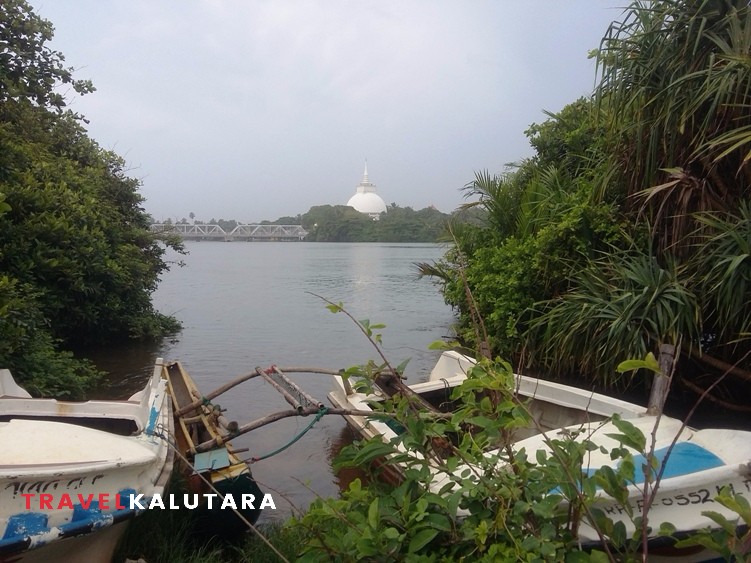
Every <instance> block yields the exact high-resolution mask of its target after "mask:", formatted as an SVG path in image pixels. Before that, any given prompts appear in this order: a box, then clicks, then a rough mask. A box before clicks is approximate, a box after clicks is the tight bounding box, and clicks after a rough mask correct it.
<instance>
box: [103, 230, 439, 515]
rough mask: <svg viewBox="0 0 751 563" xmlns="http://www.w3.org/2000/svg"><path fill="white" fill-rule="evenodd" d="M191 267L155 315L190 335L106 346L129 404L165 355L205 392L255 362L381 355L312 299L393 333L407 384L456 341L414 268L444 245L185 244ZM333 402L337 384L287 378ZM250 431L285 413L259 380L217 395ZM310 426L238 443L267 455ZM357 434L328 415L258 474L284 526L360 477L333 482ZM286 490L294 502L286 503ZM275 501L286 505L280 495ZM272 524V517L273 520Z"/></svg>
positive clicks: (347, 360) (281, 428)
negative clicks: (338, 457) (446, 341)
mask: <svg viewBox="0 0 751 563" xmlns="http://www.w3.org/2000/svg"><path fill="white" fill-rule="evenodd" d="M186 246H187V248H188V250H189V252H190V254H189V255H188V256H187V257H185V259H184V260H185V263H186V267H184V268H178V269H176V270H174V271H171V272H168V273H167V274H165V276H164V279H163V281H162V283H161V284H160V287H159V289H158V290H157V292H156V293H155V294H154V302H155V305H156V307H157V308H158V309H159V310H160V311H162V312H163V313H167V314H172V315H175V316H176V317H177V318H178V319H180V321H182V323H183V326H184V329H183V331H182V332H181V333H180V334H179V335H177V336H176V337H174V338H171V339H167V340H166V341H165V342H163V343H161V344H160V345H158V346H137V347H129V348H125V349H109V350H107V351H106V352H105V353H102V354H100V356H99V357H98V358H97V359H96V361H97V363H98V364H99V365H100V366H102V367H104V368H105V369H107V370H109V371H110V372H111V373H112V388H110V389H109V393H111V395H110V396H120V397H124V396H128V395H129V394H130V393H132V392H133V391H134V390H137V389H138V387H139V385H140V384H141V382H142V381H143V380H144V379H145V378H146V377H147V376H148V374H149V373H151V370H152V368H153V362H154V359H155V358H156V357H157V356H161V357H164V358H165V359H168V360H180V361H182V363H183V364H184V365H185V367H186V369H187V370H188V372H189V373H190V374H191V375H192V376H193V378H194V379H195V381H196V382H197V384H198V385H199V387H200V388H201V389H202V390H203V391H204V392H209V391H211V390H213V389H215V388H217V387H219V386H221V385H222V384H224V383H226V382H227V381H230V380H232V379H234V378H236V377H238V376H240V375H242V374H244V373H247V372H249V371H252V370H254V369H255V367H256V366H261V367H268V366H270V365H272V364H276V365H278V366H280V367H285V366H310V367H323V368H327V369H340V368H344V367H348V366H350V365H354V364H359V363H364V362H366V361H367V360H368V359H377V354H376V352H375V350H374V349H373V347H372V345H371V344H370V343H368V342H367V341H366V340H365V339H364V337H363V336H362V334H361V333H360V332H359V330H358V329H357V328H356V327H355V326H354V324H353V323H352V322H351V321H350V320H349V319H347V318H346V317H345V316H344V315H342V314H336V315H334V314H332V313H330V312H329V311H328V310H327V309H326V307H325V303H324V302H323V301H321V299H319V298H318V297H315V296H314V295H312V294H313V293H314V294H317V295H320V296H322V297H325V298H326V299H329V300H331V301H333V302H335V303H336V302H342V303H343V304H344V306H345V308H346V309H347V310H348V311H349V312H350V313H351V314H352V315H353V316H354V317H355V318H357V319H369V320H370V321H371V322H373V323H376V322H377V323H384V324H386V325H387V327H386V329H385V330H384V331H383V349H384V352H385V353H386V355H387V357H388V358H389V361H391V362H392V363H393V364H394V365H398V364H399V363H401V362H402V361H403V360H404V359H407V358H411V360H410V364H409V365H408V367H407V371H406V375H407V377H408V379H409V381H416V380H420V379H424V378H425V377H426V376H427V373H428V372H429V371H430V369H431V368H432V366H433V364H434V362H435V361H436V359H437V356H438V352H435V351H430V350H428V345H429V344H430V343H431V342H433V341H435V340H439V339H441V338H444V337H445V336H447V335H448V334H449V333H450V326H451V323H452V322H453V315H452V312H451V310H450V309H449V307H447V306H446V305H445V304H444V302H443V298H442V297H441V295H440V294H439V293H438V290H437V288H436V287H435V285H433V284H432V283H431V282H430V281H429V280H419V279H418V278H417V275H416V272H415V269H414V266H413V265H414V263H415V262H425V261H431V260H435V259H438V258H439V257H440V256H441V255H442V254H443V252H444V248H442V247H440V246H436V245H420V244H416V245H404V244H325V243H239V242H235V243H218V242H200V243H187V245H186ZM289 376H290V378H291V379H293V380H294V381H295V382H296V383H297V384H298V385H300V386H301V387H302V388H303V389H305V390H306V391H307V392H308V393H310V394H311V395H313V396H314V397H316V398H318V399H320V400H322V401H324V402H328V401H327V399H326V394H327V392H328V391H329V388H330V386H331V385H330V379H329V376H324V375H316V374H289ZM216 401H217V402H219V403H220V404H221V405H222V407H224V408H226V409H227V413H226V414H227V416H228V418H230V419H233V420H238V421H239V422H241V423H244V422H248V421H250V420H253V419H256V418H260V417H262V416H264V415H266V414H269V413H271V412H274V411H277V410H285V409H287V408H288V405H287V403H285V402H284V400H283V399H282V398H281V397H280V396H279V395H278V394H277V393H276V392H275V391H273V390H272V389H271V388H270V387H269V386H268V384H265V383H264V382H263V381H261V380H260V379H256V380H251V381H248V382H246V383H243V384H242V385H240V386H239V387H236V388H234V389H233V390H232V391H231V392H229V393H227V394H226V395H223V396H221V397H219V398H217V399H216ZM309 422H310V419H305V418H293V419H285V420H282V421H279V422H277V423H274V424H273V425H271V426H267V427H264V428H263V429H260V430H258V431H254V432H252V433H250V434H247V435H245V436H242V437H238V438H236V439H235V440H233V443H234V445H235V446H236V447H238V448H249V450H250V454H248V455H249V456H251V455H252V456H254V457H255V456H261V455H264V454H266V453H268V452H271V451H273V450H275V449H277V448H278V447H279V446H281V445H282V444H285V443H287V442H288V441H289V440H291V439H292V438H293V437H294V436H296V435H297V434H298V433H299V432H300V431H301V430H302V429H304V428H305V427H306V426H307V425H308V424H309ZM350 440H351V434H349V431H348V430H346V425H345V422H344V420H343V419H341V418H340V417H334V416H326V417H324V418H323V419H322V420H321V421H320V422H319V423H317V424H316V425H315V426H314V427H313V429H312V430H310V431H309V432H308V433H307V434H306V436H305V437H303V438H302V439H301V440H299V441H298V442H297V443H295V444H294V445H293V446H292V447H290V448H289V449H287V450H285V451H284V452H282V453H280V454H278V455H276V456H274V457H272V458H270V459H268V460H264V461H262V462H259V463H256V464H254V466H253V471H254V475H255V476H256V478H257V480H258V481H259V483H261V484H262V485H264V486H265V487H266V488H268V490H269V491H271V492H272V493H273V492H274V491H280V495H279V500H278V502H277V503H276V504H277V508H278V509H279V510H278V511H277V515H276V518H284V517H286V516H287V515H288V514H289V513H290V512H291V508H290V504H289V503H291V504H293V505H294V506H296V507H298V508H300V509H304V508H305V507H307V505H308V504H309V503H310V502H311V500H312V499H314V498H315V496H316V495H320V496H331V495H335V494H337V493H338V491H339V486H340V484H342V483H345V482H346V483H348V482H349V481H348V479H351V476H348V475H340V476H336V475H334V474H333V472H332V470H331V463H330V460H331V458H332V456H333V455H335V453H336V452H338V451H339V449H341V447H342V446H343V445H344V444H345V443H349V441H350ZM281 493H283V494H284V496H285V497H286V498H287V499H289V503H288V502H285V501H284V500H281V499H282V497H281ZM275 499H277V497H276V496H275ZM264 517H265V518H267V517H270V515H265V516H264Z"/></svg>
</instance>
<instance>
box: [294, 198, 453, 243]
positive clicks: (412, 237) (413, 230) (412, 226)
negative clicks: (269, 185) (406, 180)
mask: <svg viewBox="0 0 751 563" xmlns="http://www.w3.org/2000/svg"><path fill="white" fill-rule="evenodd" d="M299 220H301V221H302V225H303V227H304V228H305V229H306V230H307V231H308V232H309V233H310V234H309V235H308V237H307V239H306V240H308V241H314V242H316V241H317V242H436V241H438V240H439V239H440V237H441V236H442V235H443V234H444V229H445V223H446V221H447V220H448V215H446V214H444V213H441V212H440V211H438V210H436V209H433V208H425V209H421V210H420V211H414V210H413V209H412V208H410V207H399V206H398V205H396V204H395V203H392V204H391V205H390V206H389V207H388V210H387V212H386V213H382V214H381V215H380V217H379V219H377V220H373V219H372V218H371V217H369V216H368V215H366V214H364V213H360V212H359V211H357V210H356V209H354V208H352V207H348V206H346V205H334V206H332V205H318V206H315V207H311V208H310V210H309V211H308V212H307V213H305V214H304V215H302V217H301V218H300V219H299Z"/></svg>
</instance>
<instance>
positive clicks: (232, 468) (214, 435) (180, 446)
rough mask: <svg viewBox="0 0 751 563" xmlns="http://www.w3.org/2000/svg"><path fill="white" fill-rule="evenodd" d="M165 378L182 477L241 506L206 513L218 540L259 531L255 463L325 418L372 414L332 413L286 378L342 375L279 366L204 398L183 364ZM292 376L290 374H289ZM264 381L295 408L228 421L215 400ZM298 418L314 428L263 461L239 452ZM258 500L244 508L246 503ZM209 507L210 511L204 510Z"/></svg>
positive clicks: (197, 489) (205, 527)
mask: <svg viewBox="0 0 751 563" xmlns="http://www.w3.org/2000/svg"><path fill="white" fill-rule="evenodd" d="M160 369H161V373H162V377H163V378H164V379H165V380H166V382H167V389H168V392H169V395H170V397H171V402H172V409H173V412H174V429H175V430H174V442H175V444H174V445H175V448H176V450H177V453H178V462H179V466H180V468H181V472H182V473H183V475H184V476H185V481H186V486H187V489H188V491H189V492H190V493H193V495H198V496H199V497H202V498H203V497H205V496H206V495H210V494H212V493H213V494H216V495H218V497H219V500H218V502H219V503H221V502H222V500H221V499H222V498H224V497H227V496H230V497H232V498H233V500H234V501H235V502H234V504H235V505H236V509H233V510H212V511H211V513H210V514H209V513H208V510H206V511H205V512H204V516H205V517H204V518H203V520H202V526H201V527H202V531H204V532H207V533H209V534H216V535H222V536H227V535H233V534H235V533H237V532H240V531H245V530H247V529H248V528H253V526H254V525H255V523H256V521H257V520H258V518H259V516H260V514H261V511H262V507H263V499H264V498H265V495H264V493H263V492H262V491H261V488H260V487H259V486H258V484H257V483H256V481H255V479H254V478H253V473H252V470H251V464H252V463H255V462H258V461H261V460H263V459H266V458H268V457H271V456H272V455H275V454H277V453H279V452H281V451H283V450H285V449H286V448H287V447H289V446H291V445H292V444H294V443H295V442H296V441H297V440H298V439H300V438H301V437H302V436H303V435H304V434H305V433H306V432H307V431H308V430H310V429H311V428H312V427H313V425H314V424H315V423H316V422H318V421H319V420H320V419H321V418H322V417H323V416H324V415H326V414H333V415H345V414H346V415H349V414H360V415H367V414H368V413H367V412H358V411H352V410H351V409H339V408H329V407H326V406H325V405H324V403H323V402H321V401H318V400H316V399H315V398H313V397H312V396H310V395H308V394H307V393H306V392H305V391H303V390H302V389H301V388H300V387H299V386H298V385H297V384H296V383H294V382H293V381H291V380H290V379H289V378H288V377H287V375H286V373H294V372H304V373H323V374H328V375H334V374H338V373H339V372H338V371H332V370H326V369H318V368H297V367H292V368H285V369H284V370H282V369H281V368H279V367H277V366H271V367H270V368H268V369H262V368H260V367H257V368H255V370H254V371H252V372H250V373H248V374H246V375H243V376H240V377H238V378H236V379H234V380H233V381H230V382H229V383H227V384H225V385H223V386H221V387H220V388H218V389H216V390H214V391H212V392H210V393H207V394H205V395H204V394H201V393H200V391H199V390H198V387H197V386H196V384H195V382H194V381H193V379H192V378H191V376H190V375H189V374H188V372H187V371H186V370H185V368H184V367H183V366H182V364H181V363H180V362H179V361H174V362H163V363H161V364H160ZM285 372H286V373H285ZM257 377H260V378H262V379H263V380H265V381H266V382H267V383H269V384H270V385H271V386H272V387H273V388H274V389H275V390H276V391H278V392H279V393H280V394H281V395H282V397H283V398H284V399H285V401H287V403H289V405H290V406H291V407H292V408H291V409H289V410H284V411H278V412H275V413H272V414H270V415H266V416H264V417H261V418H259V419H256V420H254V421H251V422H249V423H247V424H244V425H242V426H241V425H239V424H238V423H237V422H235V421H231V420H229V419H227V418H226V417H225V415H224V412H223V410H221V409H220V408H219V407H218V406H217V405H216V404H214V403H212V400H213V399H215V398H216V397H218V396H220V395H221V394H223V393H226V392H227V391H229V390H230V389H232V388H234V387H235V386H237V385H239V384H241V383H243V382H245V381H248V380H250V379H253V378H257ZM292 416H312V417H313V418H312V420H311V422H310V424H309V425H308V426H307V427H306V428H305V429H304V430H303V431H302V432H300V433H299V434H298V435H297V436H295V437H294V438H293V439H292V440H290V441H289V442H288V443H287V444H285V445H284V446H282V447H280V448H278V449H277V450H275V451H274V452H271V453H269V454H267V455H263V456H247V457H245V458H244V459H243V458H242V457H241V456H240V455H239V454H241V453H244V452H246V451H247V450H241V449H237V448H235V447H234V446H233V445H232V439H233V438H236V437H237V436H241V435H243V434H246V433H248V432H251V431H253V430H256V429H258V428H261V427H263V426H265V425H267V424H271V423H273V422H276V421H278V420H281V419H283V418H288V417H292ZM248 498H250V499H254V502H252V503H248V504H247V505H244V504H243V503H242V502H240V499H248ZM203 508H205V506H204V507H203Z"/></svg>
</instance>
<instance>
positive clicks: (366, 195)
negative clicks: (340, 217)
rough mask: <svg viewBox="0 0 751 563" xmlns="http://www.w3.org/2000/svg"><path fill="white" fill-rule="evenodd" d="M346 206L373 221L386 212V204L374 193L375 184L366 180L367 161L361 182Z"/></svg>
mask: <svg viewBox="0 0 751 563" xmlns="http://www.w3.org/2000/svg"><path fill="white" fill-rule="evenodd" d="M347 205H349V206H350V207H354V208H355V209H357V210H358V211H359V212H360V213H367V214H368V215H370V216H371V217H373V218H374V219H377V218H378V216H379V215H380V214H381V213H384V212H385V211H386V203H385V202H384V201H383V200H382V199H381V196H379V195H378V194H377V193H376V187H375V184H371V183H370V179H369V178H368V161H367V160H366V161H365V173H364V174H363V176H362V182H360V185H359V186H357V192H356V193H355V195H353V196H352V197H351V198H349V201H348V202H347Z"/></svg>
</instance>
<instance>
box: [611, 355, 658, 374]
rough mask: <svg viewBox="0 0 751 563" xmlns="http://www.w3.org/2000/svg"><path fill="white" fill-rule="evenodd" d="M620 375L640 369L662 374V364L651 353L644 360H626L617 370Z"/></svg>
mask: <svg viewBox="0 0 751 563" xmlns="http://www.w3.org/2000/svg"><path fill="white" fill-rule="evenodd" d="M615 369H616V371H617V372H618V373H624V372H627V371H636V370H638V369H648V370H650V371H652V372H655V373H661V371H662V370H660V364H659V363H658V362H657V359H656V358H655V355H654V354H653V353H652V352H649V353H648V354H647V355H646V356H645V357H644V359H643V360H625V361H623V362H621V363H620V364H618V367H616V368H615Z"/></svg>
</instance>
